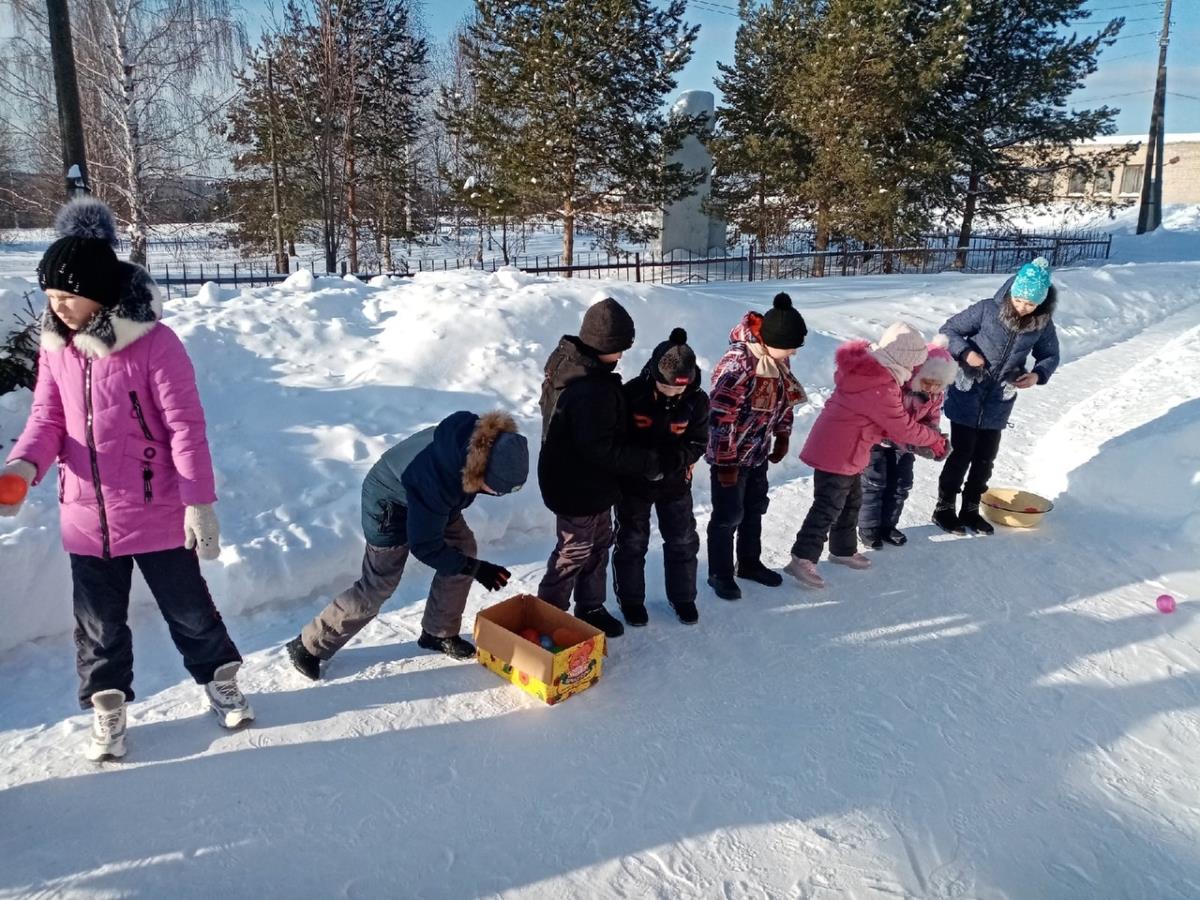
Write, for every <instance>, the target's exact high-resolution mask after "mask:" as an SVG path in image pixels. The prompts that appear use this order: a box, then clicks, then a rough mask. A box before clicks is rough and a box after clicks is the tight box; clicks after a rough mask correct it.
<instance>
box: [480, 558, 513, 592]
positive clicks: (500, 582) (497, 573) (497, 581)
mask: <svg viewBox="0 0 1200 900" xmlns="http://www.w3.org/2000/svg"><path fill="white" fill-rule="evenodd" d="M471 577H472V578H474V579H475V580H476V581H478V582H479V583H480V584H482V585H483V586H484V587H485V588H487V589H488V590H489V591H498V590H500V588H502V587H504V586H505V585H506V584H508V579H510V578H512V572H510V571H508V569H506V568H504V566H498V565H496V564H495V563H490V562H488V561H487V560H485V559H477V560H476V561H475V571H474V572H472V573H471Z"/></svg>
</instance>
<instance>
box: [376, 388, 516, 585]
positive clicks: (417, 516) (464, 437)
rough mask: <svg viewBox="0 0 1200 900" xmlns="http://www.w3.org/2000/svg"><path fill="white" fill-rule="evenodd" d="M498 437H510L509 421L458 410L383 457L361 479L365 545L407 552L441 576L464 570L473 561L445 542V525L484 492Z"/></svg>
mask: <svg viewBox="0 0 1200 900" xmlns="http://www.w3.org/2000/svg"><path fill="white" fill-rule="evenodd" d="M500 431H516V425H515V424H514V423H513V421H512V419H511V418H510V417H509V416H506V415H503V414H501V413H487V414H486V415H484V416H482V417H481V416H477V415H475V414H474V413H471V412H456V413H452V414H451V415H449V416H447V417H446V418H445V419H443V420H442V421H441V422H440V423H439V424H438V425H437V426H436V427H434V428H426V429H425V430H424V431H420V432H417V433H416V434H414V435H411V436H410V437H407V438H405V439H404V440H403V441H401V442H400V443H399V444H397V445H396V446H394V447H392V448H391V449H390V450H388V451H387V452H386V453H384V454H383V456H381V457H380V458H379V461H378V462H377V463H375V465H374V466H372V467H371V471H370V472H368V473H367V477H366V478H365V479H364V480H363V486H362V526H363V536H364V537H365V538H366V540H367V543H368V544H372V545H374V546H376V547H401V546H407V547H408V548H409V550H410V551H411V552H412V555H413V556H415V557H416V558H417V559H419V560H421V562H423V563H425V564H426V565H427V566H430V567H431V568H433V569H436V570H437V573H438V574H439V575H457V574H460V573H462V572H463V571H465V570H466V569H467V568H468V567H469V565H470V563H471V562H473V560H471V559H470V558H469V557H468V556H467V555H466V554H464V553H463V552H462V551H461V550H458V549H456V548H454V547H451V546H450V545H449V544H447V543H446V539H445V531H446V526H447V524H449V522H450V520H451V519H452V518H454V517H455V516H459V515H462V512H463V510H464V509H466V508H467V507H468V506H470V505H471V504H472V503H473V502H474V500H475V497H476V495H477V494H478V493H479V491H480V490H481V489H482V486H483V483H484V482H483V478H484V474H485V472H486V469H487V462H488V452H489V448H490V447H491V444H492V442H494V440H495V437H496V434H497V433H498V432H500ZM469 488H472V490H469Z"/></svg>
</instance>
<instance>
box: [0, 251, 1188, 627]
mask: <svg viewBox="0 0 1200 900" xmlns="http://www.w3.org/2000/svg"><path fill="white" fill-rule="evenodd" d="M1001 280H1002V278H1001V276H994V277H989V276H964V275H954V274H947V275H938V276H929V277H920V276H911V277H909V276H905V277H888V278H868V279H840V278H839V279H829V280H825V281H806V282H800V283H791V284H771V283H768V284H761V283H755V284H736V283H724V284H718V285H711V286H707V287H703V288H673V287H665V286H658V285H639V284H628V283H600V282H595V281H591V282H589V281H574V282H571V281H564V280H559V279H540V278H535V277H532V276H528V275H524V274H522V273H519V272H517V271H515V270H502V271H500V272H497V273H495V274H485V273H480V272H459V273H454V272H451V273H428V274H424V275H420V276H418V277H416V278H414V279H411V280H406V281H404V282H396V281H390V280H384V281H381V282H379V283H378V284H372V285H367V284H362V283H360V282H357V281H346V280H343V279H341V278H335V277H328V278H323V277H318V278H315V279H314V278H313V277H312V276H311V275H310V274H309V273H307V272H303V273H297V274H295V275H293V276H292V277H291V278H289V279H288V281H286V282H284V283H282V284H280V285H276V286H273V287H267V288H259V289H255V290H248V291H244V292H242V293H240V294H236V295H235V294H232V293H231V292H228V291H225V292H222V291H217V290H208V289H206V290H204V291H202V292H201V293H200V295H198V296H197V297H194V298H190V299H181V300H176V301H174V302H172V303H170V304H168V308H167V322H168V323H169V324H170V325H171V327H172V328H174V329H175V330H176V331H177V332H178V333H179V334H180V335H181V336H182V337H183V339H184V341H185V342H186V344H187V346H188V349H189V352H190V353H191V355H192V358H193V361H194V362H195V366H196V369H197V373H198V379H199V384H200V390H201V394H202V396H203V398H204V401H205V406H206V409H207V413H208V419H209V437H210V442H211V444H212V448H213V453H214V458H215V463H216V467H217V480H218V491H219V494H220V498H221V500H220V503H219V504H218V514H219V516H220V519H221V526H222V541H223V545H224V552H223V554H222V556H221V558H220V560H219V561H218V562H216V563H213V564H209V565H206V568H205V571H206V574H207V576H208V578H209V579H210V584H211V585H212V588H213V591H214V594H215V595H216V597H217V598H218V602H219V604H220V606H221V608H222V610H223V611H224V612H226V613H227V614H238V613H241V612H244V611H246V610H249V609H252V608H255V607H259V606H262V605H264V604H271V603H278V602H287V601H304V602H305V603H306V604H307V606H308V607H311V606H312V605H314V602H315V601H316V599H318V598H320V597H324V596H327V595H328V594H329V592H330V591H332V590H334V589H336V588H338V587H341V586H343V583H344V582H345V581H346V580H347V579H348V578H351V577H352V576H353V575H355V574H356V572H357V568H358V562H359V556H360V553H361V540H362V538H361V531H360V525H359V487H360V484H361V480H362V477H363V475H364V474H365V473H366V471H367V469H368V468H369V467H370V466H371V464H372V463H373V462H374V460H375V459H376V458H377V457H378V456H379V454H380V453H381V452H382V451H383V450H384V449H386V448H387V447H388V446H390V445H391V444H392V443H394V442H395V441H397V440H399V439H401V438H403V437H404V436H406V435H408V434H411V433H413V432H414V431H417V430H419V429H421V428H424V427H427V426H428V425H430V424H433V423H435V422H437V421H439V420H440V419H441V418H442V417H444V416H445V415H446V414H447V413H449V412H451V411H454V410H456V409H471V410H476V411H482V410H486V409H488V408H494V407H503V408H505V409H508V410H511V411H512V412H513V413H514V414H515V415H516V417H517V418H518V420H519V421H520V423H521V427H522V429H523V430H524V431H525V432H526V433H528V434H531V435H536V434H537V433H538V432H539V428H540V420H539V413H538V408H537V400H538V395H539V389H540V384H541V377H542V365H543V363H544V361H545V358H546V356H547V355H548V353H549V352H550V350H551V349H552V348H553V347H554V345H555V344H556V342H557V341H558V338H559V336H560V335H562V334H565V333H571V332H574V331H575V330H576V329H577V327H578V323H579V320H580V317H581V316H582V314H583V311H584V310H585V309H586V308H587V306H588V305H589V303H590V302H592V301H593V300H594V299H595V298H597V297H599V296H603V295H604V293H605V292H607V293H611V294H612V295H613V296H615V297H617V298H618V299H619V300H620V301H621V302H622V303H624V304H625V305H626V306H627V307H628V309H629V310H630V312H631V313H632V315H633V317H634V319H635V321H636V323H637V331H638V343H637V345H636V346H635V348H634V349H633V351H631V352H630V353H629V354H628V356H627V357H626V359H625V360H624V361H623V362H622V365H621V371H622V373H623V374H624V375H626V376H630V375H633V374H636V372H637V371H639V370H640V368H641V366H642V365H643V363H644V361H645V359H646V358H647V356H648V354H649V352H650V350H651V349H652V347H653V346H654V344H656V343H657V342H658V341H660V340H663V339H665V337H666V335H667V334H668V332H669V331H670V330H671V328H672V327H673V326H675V325H683V326H684V327H686V328H687V330H688V333H689V336H690V339H691V343H692V345H693V347H694V348H695V350H696V352H697V355H698V358H699V362H700V365H701V367H702V368H703V369H704V370H706V371H709V370H711V367H712V365H713V363H714V362H715V361H716V359H717V358H718V357H719V355H720V354H721V353H722V352H723V351H724V348H725V346H726V344H727V336H728V332H729V329H730V328H731V326H732V325H733V324H735V323H736V322H737V321H738V319H739V318H740V317H741V315H742V314H743V313H744V311H745V310H746V309H749V308H758V309H765V308H767V307H768V306H769V304H770V300H771V297H772V295H773V294H774V293H775V291H777V290H780V289H786V290H788V291H789V292H790V293H791V294H792V296H793V298H794V300H795V302H796V305H797V306H798V307H799V308H800V309H801V310H802V311H803V313H804V315H805V317H806V319H807V320H808V322H809V326H810V336H809V339H808V342H807V343H806V345H805V347H804V348H803V349H802V350H801V351H800V353H799V354H798V356H797V357H796V362H795V368H796V371H797V373H798V375H799V377H800V378H801V380H802V381H803V382H804V383H805V384H806V386H807V387H808V388H809V389H810V392H811V393H812V395H813V397H814V405H813V406H810V407H808V408H807V409H805V410H804V411H803V412H802V413H801V415H800V416H799V417H798V422H797V437H796V439H795V440H794V441H793V447H794V449H795V450H796V451H798V449H799V446H800V444H801V443H802V441H803V435H804V434H805V432H806V431H807V428H808V423H809V422H810V421H811V417H812V415H813V411H814V408H815V407H817V406H819V404H820V403H821V402H822V398H823V397H824V396H825V395H826V394H827V392H828V390H829V387H830V386H831V384H832V357H833V350H834V348H835V347H836V345H837V343H838V342H839V341H840V340H844V339H847V338H854V337H874V336H876V335H877V334H878V333H879V332H880V331H881V330H882V329H883V327H885V326H886V325H887V324H888V323H889V322H891V321H893V320H895V319H897V318H904V319H908V320H910V321H912V322H913V323H914V324H916V325H917V326H918V327H920V328H922V329H923V330H924V331H925V332H926V333H927V334H932V333H933V332H934V331H936V329H937V327H938V326H939V325H940V324H941V322H942V321H944V320H945V318H946V317H947V316H948V315H950V314H951V313H953V312H955V311H957V310H959V309H961V308H962V307H963V306H964V305H965V304H966V303H968V302H969V301H971V300H974V299H977V298H979V297H982V296H987V295H990V294H992V293H993V292H994V290H995V288H996V287H997V286H998V285H999V284H1000V283H1001ZM1057 281H1058V284H1059V285H1060V291H1061V292H1062V298H1063V299H1062V302H1061V304H1060V311H1059V316H1058V322H1059V328H1060V331H1061V334H1062V343H1063V348H1064V354H1065V357H1066V358H1067V359H1071V358H1075V357H1077V356H1079V355H1082V354H1084V353H1090V352H1093V351H1095V350H1098V349H1101V348H1103V347H1106V346H1109V345H1110V344H1113V343H1115V342H1117V341H1120V340H1122V339H1123V338H1125V337H1128V336H1129V335H1132V334H1134V333H1136V332H1138V331H1140V330H1141V329H1143V328H1145V327H1146V326H1147V325H1148V324H1150V323H1152V322H1154V321H1157V320H1159V319H1161V318H1163V317H1165V316H1167V315H1169V314H1170V313H1171V312H1172V311H1175V310H1178V309H1182V308H1184V307H1187V306H1189V305H1190V304H1195V303H1196V302H1197V301H1200V286H1198V285H1200V264H1197V263H1192V264H1164V265H1155V266H1145V265H1142V266H1134V265H1123V266H1122V265H1115V266H1106V267H1103V268H1099V269H1076V270H1062V271H1060V272H1059V273H1057ZM28 403H29V394H28V392H22V393H21V394H19V395H16V396H13V397H9V398H4V399H3V400H2V401H0V436H3V440H4V442H5V443H8V442H9V441H10V440H11V439H12V437H13V436H14V435H15V434H16V433H17V432H18V431H19V429H20V427H21V425H22V423H23V421H24V417H25V415H26V413H27V410H28ZM783 471H784V473H790V474H791V475H792V476H795V475H798V474H800V473H801V471H803V470H802V467H801V466H800V464H799V463H798V462H796V461H795V460H792V461H789V462H787V463H785V466H784V470H783ZM50 481H51V483H52V482H53V478H51V479H50ZM697 487H698V490H697V502H698V504H700V505H703V504H706V503H707V502H708V490H707V484H706V483H705V480H704V479H700V481H699V482H698V485H697ZM55 501H56V498H55V496H54V492H53V491H52V490H51V489H49V488H48V487H42V488H40V489H38V490H35V491H33V492H32V494H31V497H30V500H29V501H28V503H27V505H26V508H25V509H24V510H23V511H22V513H21V515H20V516H19V517H18V518H16V519H15V520H13V519H6V520H0V548H3V549H2V550H0V553H2V554H3V567H4V576H5V591H4V594H3V597H2V598H0V613H2V615H3V618H4V621H5V624H6V627H5V629H4V631H3V633H2V634H0V648H6V647H11V646H13V645H15V644H17V643H20V642H22V641H25V640H29V639H31V638H36V637H39V636H43V635H50V634H54V633H59V632H63V631H65V630H66V629H67V628H68V627H69V626H70V602H69V597H70V591H69V578H68V574H67V558H66V556H65V554H63V553H62V551H61V549H60V548H59V546H58V525H57V511H56V502H55ZM468 518H469V519H470V521H471V523H472V526H473V527H474V528H475V529H476V531H477V534H478V537H479V539H480V543H481V545H483V546H486V547H487V548H488V553H489V555H490V556H492V557H494V558H497V559H498V560H499V561H501V562H506V561H511V560H513V559H515V558H517V557H518V556H520V558H522V559H534V558H537V557H539V556H540V555H542V554H544V553H545V552H547V551H548V549H549V546H550V543H551V524H552V522H551V518H550V516H549V515H548V514H547V513H546V512H545V510H544V509H543V508H542V506H541V502H540V497H539V495H538V492H537V490H536V488H535V487H534V486H532V485H531V489H529V490H526V491H523V492H521V493H520V494H518V495H516V496H514V497H511V498H504V499H501V500H494V499H492V498H481V499H480V500H479V501H478V502H477V503H476V504H475V505H474V506H473V507H472V508H471V510H470V512H469V516H468ZM423 581H424V580H423V579H421V578H413V579H406V582H405V584H404V585H402V587H401V599H404V598H406V597H407V598H412V599H416V598H419V597H422V596H423V595H424V594H423V590H424V583H423ZM406 592H407V593H406ZM147 601H148V596H147V594H146V592H145V591H144V589H143V588H141V586H140V583H139V588H138V591H137V593H136V597H135V602H137V603H139V604H143V603H146V602H147Z"/></svg>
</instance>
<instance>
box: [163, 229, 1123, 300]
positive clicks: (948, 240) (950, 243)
mask: <svg viewBox="0 0 1200 900" xmlns="http://www.w3.org/2000/svg"><path fill="white" fill-rule="evenodd" d="M805 246H806V245H805V244H804V243H803V240H799V241H797V242H796V243H794V244H791V245H784V246H783V247H781V248H772V249H770V250H769V251H766V252H764V251H760V250H758V249H757V248H756V247H755V246H754V245H753V244H749V245H745V246H742V247H737V248H733V249H732V250H730V251H728V252H725V253H721V254H709V255H702V254H692V253H688V252H686V251H672V252H671V253H668V254H656V253H652V252H629V253H616V254H608V253H589V254H580V255H577V256H576V257H575V259H574V260H573V261H572V263H571V264H569V265H568V264H566V263H565V262H563V257H562V256H561V255H557V256H555V255H548V256H533V257H510V259H509V262H508V263H505V261H504V260H503V259H502V258H501V257H493V258H492V259H490V260H484V261H482V262H480V261H479V260H478V259H464V258H447V259H440V260H436V259H435V260H428V259H415V260H401V261H400V262H401V265H400V266H398V267H396V268H394V269H385V268H384V267H383V266H382V264H380V265H378V266H377V267H376V268H374V269H373V270H370V269H368V270H366V271H358V272H354V273H352V274H354V275H355V276H356V277H358V278H360V279H363V280H366V279H368V278H372V277H375V276H377V275H391V276H395V277H407V276H411V275H416V274H418V273H423V272H448V271H455V270H459V269H473V270H476V271H485V272H487V271H490V272H495V271H497V270H498V269H500V268H502V267H504V266H505V265H511V266H515V267H516V268H518V269H520V270H521V271H523V272H528V273H530V274H533V275H564V276H568V277H576V278H615V279H618V280H622V281H631V282H646V283H651V284H704V283H708V282H713V281H766V280H773V279H779V280H795V279H801V278H828V277H833V276H860V275H901V274H929V273H936V272H946V271H961V272H987V273H992V274H995V273H1002V272H1010V271H1013V270H1015V269H1016V268H1018V267H1019V266H1020V265H1021V264H1022V263H1024V262H1028V261H1029V260H1030V259H1033V258H1034V257H1036V256H1045V257H1046V258H1047V259H1049V260H1050V263H1051V265H1053V266H1055V267H1059V266H1069V265H1076V264H1079V263H1082V262H1087V261H1090V260H1104V259H1108V258H1109V255H1110V253H1111V251H1112V235H1111V234H1106V233H1101V232H1085V233H1072V234H1053V235H1037V234H1022V233H1013V234H998V235H988V234H981V235H972V236H971V239H970V241H969V243H968V245H967V246H966V247H959V246H958V238H957V236H953V235H926V236H923V237H922V243H921V244H920V245H915V246H911V247H883V248H880V247H868V246H864V245H862V244H860V243H855V242H852V241H849V240H847V241H841V242H838V243H837V244H835V245H834V246H832V247H831V248H830V249H826V250H813V249H793V248H803V247H805ZM308 268H309V269H310V270H311V271H312V272H313V274H314V275H317V274H322V273H319V272H317V270H316V263H315V261H310V262H309V265H308ZM324 274H340V275H346V274H347V267H346V265H345V263H344V262H343V264H342V266H341V271H340V272H339V273H324ZM287 277H288V275H286V274H283V275H280V274H276V273H274V272H272V271H271V270H270V264H269V263H262V262H255V263H233V264H220V263H215V264H209V265H207V266H206V265H205V264H203V263H200V264H192V265H190V266H189V265H188V264H187V263H177V264H176V265H175V266H174V267H172V266H170V265H166V266H164V267H163V268H162V269H161V270H159V271H157V272H156V274H155V278H156V280H158V282H159V283H160V284H161V285H163V286H164V287H165V288H166V290H167V294H168V297H170V296H171V292H172V288H183V289H184V290H185V291H186V289H187V288H188V287H192V286H200V285H203V284H206V283H208V282H212V283H215V284H218V285H232V286H237V287H243V286H248V287H257V286H261V285H268V284H273V283H276V282H279V281H282V280H284V279H285V278H287Z"/></svg>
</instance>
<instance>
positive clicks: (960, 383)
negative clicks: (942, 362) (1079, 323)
mask: <svg viewBox="0 0 1200 900" xmlns="http://www.w3.org/2000/svg"><path fill="white" fill-rule="evenodd" d="M1012 283H1013V279H1012V278H1010V279H1008V281H1006V282H1004V284H1003V286H1001V288H1000V290H998V291H997V292H996V295H995V296H994V297H992V298H990V299H988V300H980V301H979V302H978V303H975V304H973V305H972V306H970V307H968V308H967V309H965V310H963V311H962V312H960V313H959V314H958V315H955V316H951V317H950V318H949V319H948V320H947V321H946V324H945V325H943V326H942V328H941V332H942V334H944V335H946V337H947V338H949V340H950V348H949V349H950V353H951V354H953V356H954V358H955V359H957V360H958V366H959V371H958V378H957V379H956V380H955V382H954V384H953V385H952V386H951V387H950V389H949V390H948V391H946V404H945V407H944V408H943V411H944V413H945V416H946V418H948V419H949V420H950V421H951V422H957V423H958V424H959V425H969V426H970V427H972V428H983V429H988V430H997V431H998V430H1000V429H1002V428H1004V427H1005V426H1006V425H1008V417H1009V416H1010V415H1011V414H1012V408H1013V404H1014V403H1016V400H1017V388H1016V387H1015V386H1014V385H1013V382H1014V381H1015V380H1016V379H1017V378H1020V377H1021V376H1022V375H1024V374H1026V372H1027V371H1032V372H1033V373H1034V374H1036V375H1037V377H1038V384H1045V383H1046V382H1047V381H1049V380H1050V376H1051V375H1053V374H1054V370H1055V369H1057V368H1058V332H1056V331H1055V329H1054V321H1053V318H1052V317H1053V315H1054V308H1055V305H1056V303H1057V300H1058V297H1057V292H1056V291H1055V289H1054V288H1053V287H1052V288H1050V294H1049V296H1047V297H1046V299H1045V301H1044V302H1043V303H1042V304H1041V305H1040V306H1039V307H1038V308H1037V310H1035V311H1034V312H1033V314H1031V315H1028V316H1018V315H1017V313H1016V310H1014V309H1013V307H1012V304H1011V303H1009V301H1008V291H1009V288H1010V287H1012ZM972 350H976V351H978V352H979V354H980V355H981V356H982V357H983V358H984V360H986V364H985V365H984V367H983V368H982V369H976V368H973V367H971V366H968V365H967V364H966V361H965V358H966V355H967V354H968V353H969V352H970V351H972ZM1030 353H1032V354H1033V362H1034V365H1033V369H1032V370H1027V369H1026V362H1027V361H1028V358H1029V355H1030Z"/></svg>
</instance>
